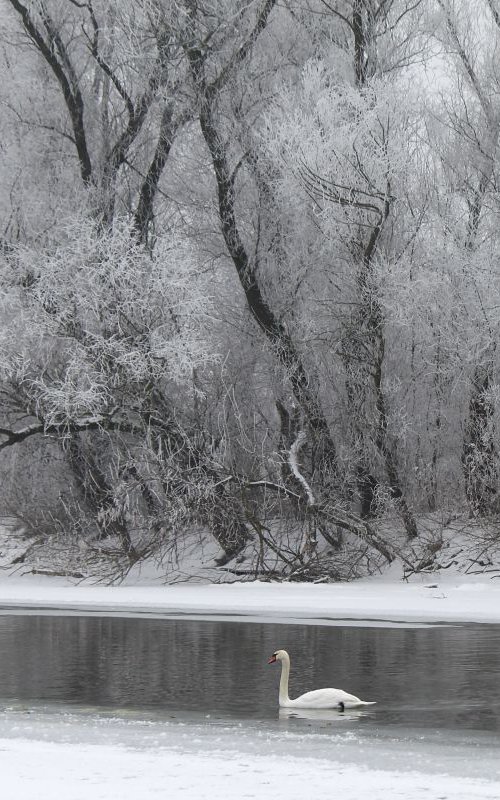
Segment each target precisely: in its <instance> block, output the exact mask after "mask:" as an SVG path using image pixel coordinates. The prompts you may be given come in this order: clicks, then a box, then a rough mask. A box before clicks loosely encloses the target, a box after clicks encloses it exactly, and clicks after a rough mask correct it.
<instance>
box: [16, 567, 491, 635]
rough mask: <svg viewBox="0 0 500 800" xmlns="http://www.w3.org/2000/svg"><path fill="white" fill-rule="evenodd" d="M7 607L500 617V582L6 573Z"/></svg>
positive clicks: (282, 616) (305, 618) (278, 616)
mask: <svg viewBox="0 0 500 800" xmlns="http://www.w3.org/2000/svg"><path fill="white" fill-rule="evenodd" d="M0 607H4V608H5V607H7V608H10V609H29V608H37V609H43V610H46V611H50V610H58V609H59V610H65V611H76V612H80V613H82V612H94V613H96V612H97V613H98V612H101V613H121V614H127V615H134V614H148V613H149V614H155V615H156V614H158V615H175V614H183V615H188V616H192V617H193V616H202V615H203V616H204V615H212V616H218V617H222V618H230V617H232V618H235V617H236V618H238V619H241V620H242V621H243V620H245V619H259V620H263V621H271V620H273V621H283V622H285V621H291V620H293V621H295V622H318V621H320V622H321V623H322V624H328V623H329V622H330V623H331V622H335V621H338V620H374V621H395V622H500V580H495V579H492V578H490V577H488V576H487V575H481V576H464V575H460V574H458V573H454V574H449V573H446V574H443V575H439V574H436V575H433V576H432V577H429V576H428V575H426V576H415V577H414V578H413V579H412V580H411V581H410V582H405V581H402V580H401V579H400V577H399V576H398V575H394V577H392V578H391V576H390V574H387V573H386V575H385V576H384V577H383V578H366V579H363V580H358V581H353V582H351V583H333V584H298V583H259V582H255V583H252V582H247V583H232V584H227V583H225V584H199V583H198V584H197V583H184V584H177V585H173V586H172V585H170V586H166V585H158V584H156V585H155V584H154V583H153V584H150V585H148V583H147V582H145V583H138V582H135V583H133V584H127V585H121V586H100V585H93V586H92V585H89V584H80V585H69V583H68V582H67V581H65V580H63V579H59V578H44V577H41V576H26V577H25V578H18V577H9V576H7V574H5V576H4V577H2V578H1V579H0Z"/></svg>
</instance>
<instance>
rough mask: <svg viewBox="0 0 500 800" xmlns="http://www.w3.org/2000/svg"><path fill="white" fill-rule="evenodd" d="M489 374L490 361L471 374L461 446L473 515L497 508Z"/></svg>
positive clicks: (466, 484) (480, 514)
mask: <svg viewBox="0 0 500 800" xmlns="http://www.w3.org/2000/svg"><path fill="white" fill-rule="evenodd" d="M492 377H493V367H492V364H491V362H487V363H486V364H482V365H478V366H476V367H475V369H474V374H473V376H472V388H471V394H470V399H469V418H468V420H467V424H466V426H465V433H464V442H463V448H462V469H463V474H464V480H465V495H466V497H467V502H468V504H469V509H470V512H471V515H472V516H485V515H488V514H491V513H494V512H495V511H497V510H498V477H499V476H498V455H497V452H496V448H495V444H494V438H493V413H494V406H493V402H492V400H491V398H490V396H489V389H490V385H491V382H492Z"/></svg>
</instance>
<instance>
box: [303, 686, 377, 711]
mask: <svg viewBox="0 0 500 800" xmlns="http://www.w3.org/2000/svg"><path fill="white" fill-rule="evenodd" d="M341 703H343V704H344V706H346V707H349V706H356V705H358V706H359V705H364V703H363V700H360V699H359V697H356V696H355V695H353V694H349V693H348V692H344V691H343V690H342V689H316V690H315V691H313V692H306V693H305V694H301V695H300V697H297V698H296V699H295V700H292V701H291V703H290V705H291V707H292V708H293V707H294V708H336V707H337V706H339V705H340V704H341Z"/></svg>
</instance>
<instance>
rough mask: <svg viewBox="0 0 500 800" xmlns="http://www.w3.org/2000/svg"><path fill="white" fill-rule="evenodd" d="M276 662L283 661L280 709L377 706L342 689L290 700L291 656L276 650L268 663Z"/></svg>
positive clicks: (317, 691) (320, 691) (327, 690)
mask: <svg viewBox="0 0 500 800" xmlns="http://www.w3.org/2000/svg"><path fill="white" fill-rule="evenodd" d="M276 661H281V679H280V694H279V704H280V708H338V709H339V710H340V711H344V709H345V708H359V706H372V705H375V701H371V702H370V701H368V700H360V699H359V697H356V696H355V695H354V694H348V692H344V691H343V690H342V689H315V690H314V691H313V692H306V693H305V694H301V695H300V697H296V698H295V700H290V698H289V697H288V678H289V676H290V656H289V655H288V653H287V652H286V650H276V652H275V653H273V654H272V656H271V658H270V659H269V661H268V662H267V663H268V664H274V663H275V662H276Z"/></svg>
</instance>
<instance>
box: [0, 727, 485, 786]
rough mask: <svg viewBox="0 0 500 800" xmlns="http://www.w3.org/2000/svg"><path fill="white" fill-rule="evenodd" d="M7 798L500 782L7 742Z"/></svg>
mask: <svg viewBox="0 0 500 800" xmlns="http://www.w3.org/2000/svg"><path fill="white" fill-rule="evenodd" d="M0 775H1V783H2V787H3V789H2V797H3V798H4V800H35V799H36V800H54V798H56V797H64V798H65V800H89V798H95V800H97V799H98V798H99V800H143V798H144V799H145V798H153V797H157V796H158V797H160V796H161V797H166V798H169V800H173V798H181V797H182V798H194V797H196V798H199V800H205V799H206V800H214V798H219V797H220V798H229V797H233V798H264V797H276V798H284V797H286V798H289V800H295V798H296V799H297V800H304V798H312V797H315V798H321V797H327V796H330V795H332V796H335V797H341V798H342V800H360V799H361V798H364V797H368V796H369V797H370V798H371V800H387V798H388V797H390V798H392V799H393V800H396V798H404V800H414V798H415V800H417V799H418V800H421V798H422V797H425V798H427V800H442V799H443V798H453V800H476V798H478V799H479V798H481V800H490V798H491V800H498V797H499V796H500V781H498V780H497V781H494V780H487V779H477V778H463V777H460V776H446V775H426V774H424V773H422V772H409V773H397V772H394V771H391V770H389V771H383V770H379V769H367V768H365V767H363V766H357V765H353V764H343V763H342V762H339V761H336V760H331V761H329V760H325V759H314V758H293V759H291V758H288V757H287V756H275V755H268V756H266V755H258V756H255V755H253V754H252V755H249V754H248V753H244V752H241V753H232V754H231V755H230V757H228V756H227V755H226V754H225V753H222V752H221V753H216V754H214V753H211V752H206V753H203V752H199V753H183V752H182V751H180V750H178V751H174V752H170V751H165V750H164V749H159V748H155V749H151V750H148V751H145V752H144V751H140V750H134V749H131V748H124V747H122V746H119V745H116V746H109V745H85V746H83V747H82V746H79V745H76V744H59V743H53V742H36V743H34V742H29V741H16V740H9V739H8V740H6V739H3V740H0Z"/></svg>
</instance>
